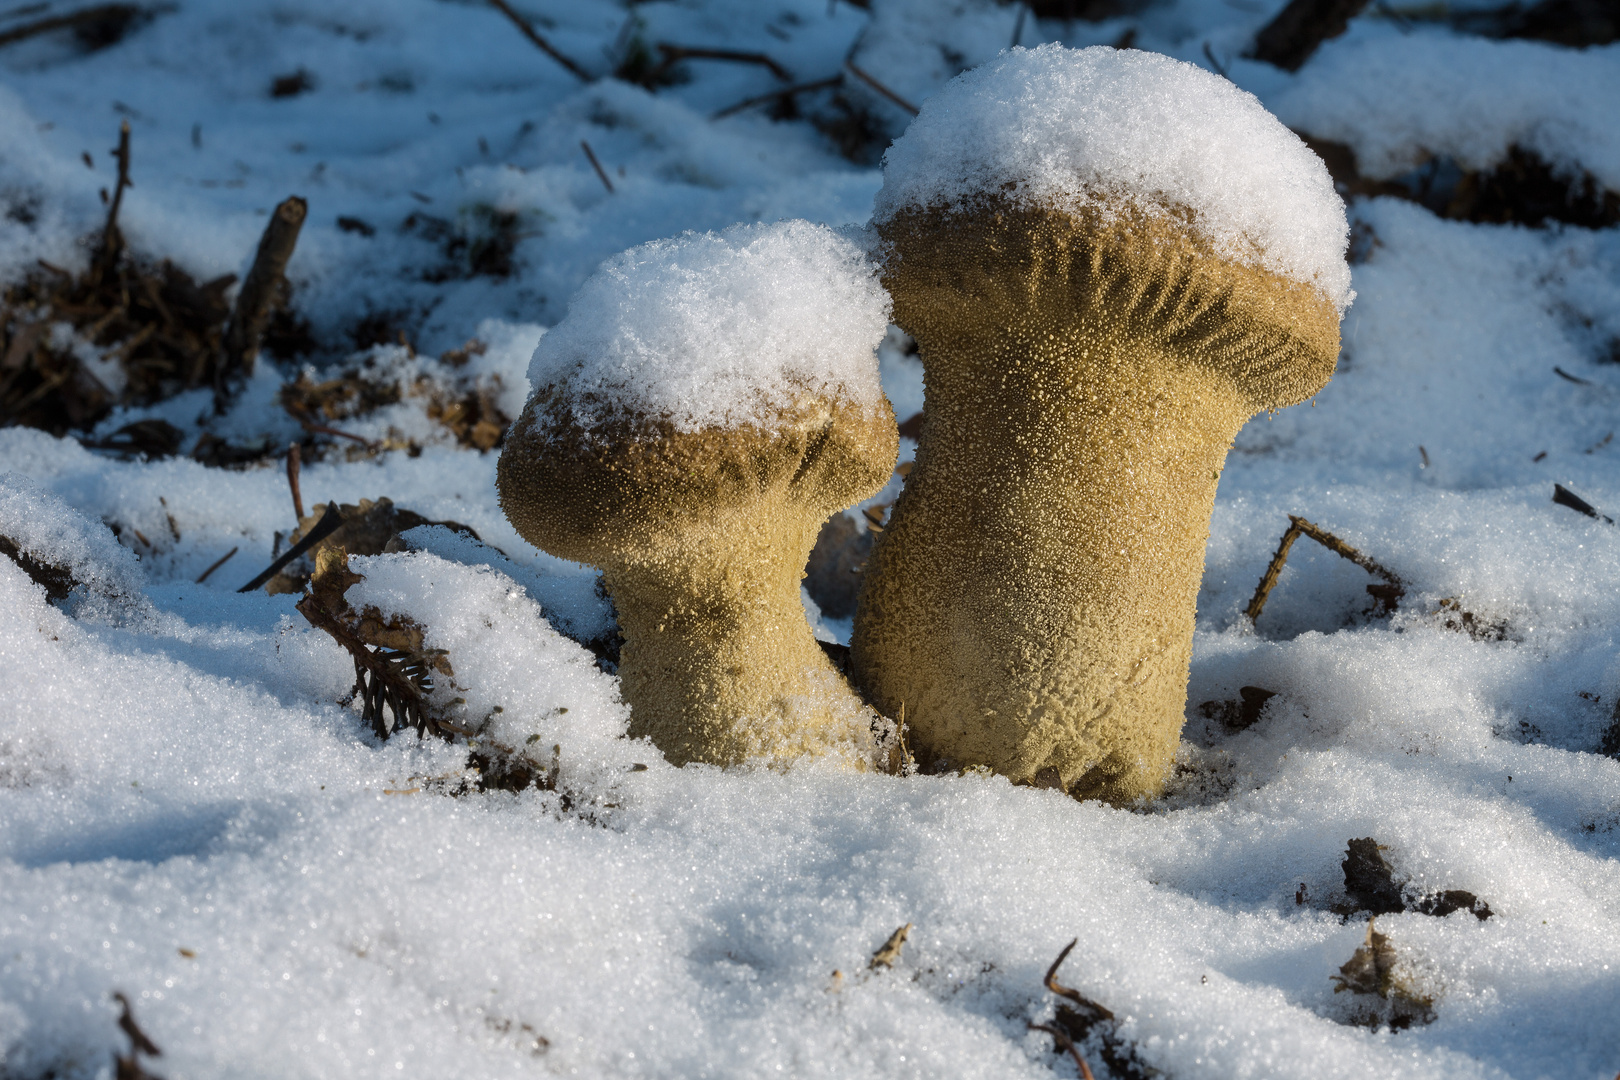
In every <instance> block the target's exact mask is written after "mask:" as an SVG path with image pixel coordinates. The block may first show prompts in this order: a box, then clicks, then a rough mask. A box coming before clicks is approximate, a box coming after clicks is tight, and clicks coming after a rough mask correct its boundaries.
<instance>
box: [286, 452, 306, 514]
mask: <svg viewBox="0 0 1620 1080" xmlns="http://www.w3.org/2000/svg"><path fill="white" fill-rule="evenodd" d="M302 464H303V451H302V450H300V449H299V448H298V444H297V443H293V444H292V445H291V446H289V447H287V486H288V487H289V488H291V489H292V501H293V514H294V515H295V519H296V520H298V521H303V520H304V494H303V492H302V491H300V490H299V489H298V473H299V472H300V469H301V466H302Z"/></svg>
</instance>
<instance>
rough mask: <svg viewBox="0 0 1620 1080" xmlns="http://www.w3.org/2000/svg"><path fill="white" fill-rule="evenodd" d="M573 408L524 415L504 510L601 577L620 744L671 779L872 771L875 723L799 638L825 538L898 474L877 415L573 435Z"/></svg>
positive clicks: (507, 474) (612, 426)
mask: <svg viewBox="0 0 1620 1080" xmlns="http://www.w3.org/2000/svg"><path fill="white" fill-rule="evenodd" d="M573 404H574V403H572V402H570V401H569V400H567V397H566V395H562V394H553V395H551V396H549V397H548V396H546V395H544V394H541V395H537V396H536V397H535V398H534V399H533V400H531V402H530V403H529V406H528V408H527V409H526V410H525V411H524V414H523V416H522V417H521V418H520V419H519V421H518V422H517V424H516V425H515V426H514V428H513V431H512V434H511V436H510V437H509V439H508V442H507V446H506V449H505V452H504V453H503V454H502V456H501V460H500V465H499V475H498V482H499V486H500V492H501V505H502V508H503V509H504V510H505V511H506V514H507V516H508V518H510V520H511V521H512V524H513V525H514V527H516V529H517V530H518V532H519V533H520V534H521V535H523V537H524V538H525V539H527V540H529V541H530V542H531V543H533V544H535V545H536V546H537V547H540V548H542V549H544V550H546V551H548V552H551V553H552V554H554V555H558V556H561V557H562V558H566V559H574V560H577V561H579V562H585V563H591V564H593V565H596V566H599V567H601V569H602V575H603V581H604V583H605V584H606V586H607V589H608V591H609V593H610V594H611V595H612V597H613V601H614V605H615V607H616V608H617V611H618V615H619V625H620V628H621V630H622V632H623V634H624V645H623V648H622V650H621V653H620V662H619V676H620V678H621V680H622V685H623V693H624V696H625V700H626V701H627V702H629V704H630V706H631V724H630V735H631V736H633V737H635V736H646V737H648V738H650V739H651V740H652V741H653V743H654V744H655V745H656V746H657V747H658V748H659V749H660V750H662V751H663V753H664V755H665V757H667V758H668V759H669V760H670V761H671V762H673V763H675V764H677V765H684V764H686V763H688V762H707V763H710V764H715V765H734V764H738V763H740V762H743V761H748V760H760V759H764V760H768V761H779V762H781V761H787V760H790V759H793V758H799V757H806V756H810V757H817V756H828V755H832V756H836V757H839V758H842V759H843V760H845V761H847V762H849V763H851V764H853V765H855V766H856V767H863V766H867V765H873V764H878V765H881V764H884V763H885V762H884V760H883V754H884V751H883V748H882V747H881V746H879V743H880V742H881V741H882V739H881V736H882V734H883V732H882V729H883V727H884V723H885V722H884V721H883V720H882V719H881V718H880V717H878V716H876V715H875V714H874V713H873V712H872V711H871V710H870V709H869V708H867V707H866V706H865V705H864V704H863V703H862V702H861V701H860V699H859V698H857V697H856V696H855V694H854V693H853V691H852V690H851V689H850V687H849V685H848V683H847V682H846V681H845V679H844V677H843V675H841V674H840V673H839V672H838V671H837V670H836V669H835V668H834V667H833V666H832V664H831V663H830V662H829V661H828V659H827V656H826V654H825V652H824V651H823V650H822V649H821V647H820V646H819V645H818V644H817V643H816V641H815V639H814V637H813V636H812V635H811V633H810V628H809V625H808V623H807V622H806V621H805V615H804V608H803V606H802V604H801V601H800V596H799V582H800V579H801V578H802V576H803V573H804V566H805V562H806V560H807V559H808V557H809V553H810V548H811V547H812V545H814V543H815V539H816V534H817V532H818V531H819V530H820V528H821V524H822V522H824V521H825V520H826V519H827V517H828V516H829V515H830V514H831V513H833V512H834V511H836V510H838V509H840V508H842V507H844V506H847V505H849V504H850V503H853V502H856V501H858V500H860V499H861V498H863V497H865V496H867V495H870V494H872V493H873V492H875V491H877V490H878V489H879V488H880V487H882V485H883V484H884V482H885V481H886V480H887V479H888V477H889V475H890V472H891V470H892V469H893V466H894V460H895V457H896V455H897V453H898V449H899V444H898V438H899V437H898V435H897V433H896V430H895V421H894V414H893V411H892V410H891V409H890V408H889V406H888V403H887V401H882V402H881V406H880V407H878V408H875V409H874V408H871V407H869V406H862V405H854V404H851V403H849V402H846V401H841V400H838V399H836V398H834V399H827V398H825V397H820V396H816V395H813V394H806V395H804V396H803V398H802V400H801V401H800V402H799V404H798V405H796V406H794V407H790V408H785V409H781V410H779V411H778V412H777V413H776V415H775V416H774V417H772V418H771V419H770V420H769V422H768V423H767V424H766V425H764V426H761V425H755V424H746V425H739V426H735V427H729V428H706V429H703V430H701V431H696V432H682V431H677V430H676V429H675V428H674V427H673V425H671V424H670V423H668V422H667V421H663V420H652V419H647V418H646V417H643V416H637V415H625V414H622V413H621V414H619V415H610V416H608V417H607V418H606V419H604V420H602V421H601V422H599V423H596V424H593V425H591V426H588V427H581V426H579V425H578V424H577V423H576V422H575V421H574V420H573V417H574V415H575V409H574V407H573ZM874 725H875V727H874ZM874 731H876V732H877V737H875V736H874Z"/></svg>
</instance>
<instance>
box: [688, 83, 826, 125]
mask: <svg viewBox="0 0 1620 1080" xmlns="http://www.w3.org/2000/svg"><path fill="white" fill-rule="evenodd" d="M843 81H844V77H843V76H842V75H834V76H833V77H832V78H830V79H817V80H816V81H815V82H807V83H799V84H798V85H797V86H784V87H782V89H780V90H772V91H771V92H770V93H768V94H760V95H759V96H758V97H751V98H748V99H746V100H743V101H739V102H737V104H735V105H728V106H726V107H725V108H724V109H721V110H720V111H719V112H717V113H715V114H714V115H712V116H710V117H709V119H710V120H724V119H725V118H726V117H728V116H730V115H732V114H733V113H740V112H742V111H743V110H744V109H752V108H753V107H754V106H755V105H763V104H765V103H766V102H767V101H781V100H782V99H783V98H790V97H793V96H794V95H795V94H805V93H809V92H810V91H811V90H825V89H827V88H828V87H830V86H837V85H838V84H839V83H841V82H843Z"/></svg>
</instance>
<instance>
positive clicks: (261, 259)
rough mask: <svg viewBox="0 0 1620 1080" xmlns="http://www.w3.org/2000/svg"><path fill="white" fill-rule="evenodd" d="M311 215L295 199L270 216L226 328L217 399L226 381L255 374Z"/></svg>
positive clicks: (303, 203) (217, 380)
mask: <svg viewBox="0 0 1620 1080" xmlns="http://www.w3.org/2000/svg"><path fill="white" fill-rule="evenodd" d="M308 213H309V204H308V203H307V202H305V201H304V200H303V199H301V198H299V197H298V196H297V195H293V196H291V197H290V198H287V199H284V200H282V202H281V205H280V206H277V207H276V209H275V212H274V213H272V214H271V215H270V223H269V224H268V225H266V226H265V227H264V235H263V236H261V237H260V238H259V250H258V253H257V254H255V255H254V256H253V266H252V268H251V269H250V270H248V274H247V277H246V278H245V279H244V280H243V282H242V289H241V291H240V292H238V293H237V294H236V306H235V308H233V309H232V311H231V321H230V323H229V325H227V326H226V327H225V344H224V355H223V357H222V358H221V360H220V366H219V370H218V371H217V372H216V373H215V392H216V395H218V394H223V392H224V388H225V382H224V380H225V379H227V378H230V377H233V376H237V375H251V374H253V362H254V360H255V359H257V357H258V355H259V338H260V337H261V336H262V335H263V334H264V328H265V326H266V325H268V324H269V322H270V313H271V311H272V310H273V309H274V308H275V306H276V304H277V303H278V302H279V301H280V300H281V289H282V281H283V280H284V275H285V273H286V270H287V260H289V259H291V258H292V253H293V248H294V247H295V246H296V245H297V244H298V232H299V230H300V229H302V228H303V227H304V218H305V217H306V216H307V215H308Z"/></svg>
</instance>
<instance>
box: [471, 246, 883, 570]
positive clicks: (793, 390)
mask: <svg viewBox="0 0 1620 1080" xmlns="http://www.w3.org/2000/svg"><path fill="white" fill-rule="evenodd" d="M888 322H889V298H888V294H887V293H885V292H884V290H883V287H882V285H881V284H880V283H879V281H878V279H877V268H876V267H875V266H874V265H873V264H872V263H871V261H870V260H869V259H868V257H867V255H866V253H865V251H864V250H863V249H862V248H860V247H859V246H857V245H856V244H854V243H853V242H852V241H851V240H849V239H848V238H846V237H844V236H842V235H840V234H838V233H837V232H835V231H833V230H832V229H829V228H827V227H826V226H823V225H812V224H810V223H809V222H805V221H787V222H779V223H776V224H773V225H740V226H735V227H733V228H730V229H727V230H725V231H724V232H721V233H701V234H700V233H687V234H686V235H684V236H681V237H676V238H674V239H671V240H659V241H654V242H652V243H650V244H643V245H641V246H640V247H636V248H632V249H630V250H629V251H626V252H624V253H623V254H621V255H618V256H615V257H614V258H612V259H609V260H608V261H607V262H605V263H603V264H602V266H601V268H600V269H598V271H597V272H596V273H595V274H594V275H593V276H592V277H591V278H590V280H589V281H587V282H586V283H585V285H584V286H583V287H582V288H581V289H580V291H579V292H578V293H577V294H576V295H575V296H574V298H573V300H572V301H571V302H570V304H569V311H568V316H567V317H566V318H565V319H563V321H562V322H560V323H559V324H558V325H557V326H555V327H554V328H552V329H551V330H550V331H549V332H548V333H547V334H546V336H545V337H543V338H542V339H541V340H540V344H539V347H538V348H536V350H535V354H534V359H533V361H532V362H531V363H530V366H529V379H530V383H531V385H533V386H534V387H535V391H534V394H533V396H532V397H531V398H530V401H529V403H528V405H527V407H526V408H525V409H524V412H523V415H522V417H521V418H520V419H519V420H518V423H517V424H516V425H514V427H513V429H512V433H511V435H510V436H509V438H508V440H507V445H506V449H505V450H504V451H503V453H502V455H501V461H500V466H499V485H500V491H501V500H502V505H503V507H504V508H505V510H506V512H507V516H508V517H509V518H510V519H511V520H512V522H513V524H514V525H515V526H516V527H517V529H518V531H519V532H520V533H522V534H523V535H524V536H525V537H526V538H527V539H529V540H530V541H531V542H533V543H535V544H537V545H538V546H540V547H541V548H544V549H545V550H546V551H549V552H551V553H552V554H555V555H561V556H563V557H565V558H571V559H578V560H581V561H585V562H592V563H597V564H599V565H600V564H602V563H603V562H604V561H611V560H612V559H614V558H632V559H634V558H640V557H645V555H644V554H643V555H641V556H638V555H637V554H636V553H637V552H641V553H646V552H647V551H649V550H650V549H651V548H652V547H657V546H660V545H662V546H664V547H668V545H669V542H670V537H671V536H673V535H675V534H678V533H679V532H681V531H682V530H684V529H687V526H689V525H691V524H692V523H695V522H699V521H703V522H707V523H709V524H711V525H712V524H713V523H714V519H715V518H716V517H717V516H722V517H723V516H724V515H726V514H728V513H734V512H735V513H746V512H750V511H751V510H753V509H754V508H756V507H762V506H764V505H766V504H767V503H771V504H775V505H776V506H796V507H799V508H801V509H802V511H803V515H804V516H810V517H814V519H815V523H816V524H819V523H820V521H821V520H822V519H823V518H825V517H826V515H827V514H829V513H831V512H832V511H833V510H836V509H838V508H840V507H842V506H847V505H848V504H849V503H852V502H855V501H857V500H858V499H860V498H862V497H863V496H865V495H868V494H870V493H871V492H873V491H875V490H877V489H878V488H879V487H881V486H882V485H883V483H884V482H885V481H886V479H887V477H888V475H889V472H890V470H891V469H892V468H893V465H894V459H895V457H896V455H897V453H898V447H899V443H898V435H897V434H896V432H895V423H894V413H893V410H892V409H891V408H890V407H889V403H888V400H887V399H886V398H885V397H884V396H883V390H882V386H881V384H880V382H879V380H878V369H877V346H878V344H879V342H881V341H882V340H883V336H884V334H885V333H886V332H887V329H888ZM772 513H773V514H774V513H776V511H774V510H773V511H772ZM704 531H706V532H712V530H704Z"/></svg>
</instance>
